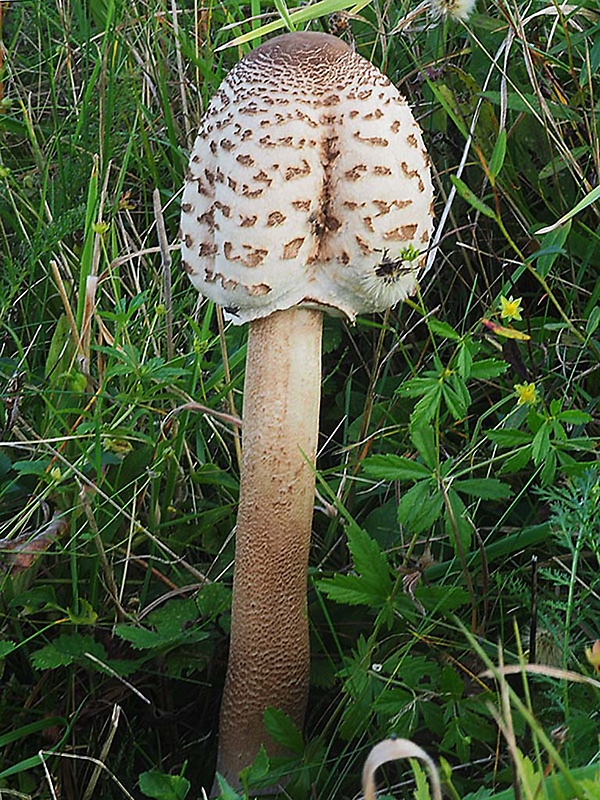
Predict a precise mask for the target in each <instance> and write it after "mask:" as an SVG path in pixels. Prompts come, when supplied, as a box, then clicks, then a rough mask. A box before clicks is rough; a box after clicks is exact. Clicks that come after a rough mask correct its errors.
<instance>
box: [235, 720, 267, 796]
mask: <svg viewBox="0 0 600 800" xmlns="http://www.w3.org/2000/svg"><path fill="white" fill-rule="evenodd" d="M265 713H266V710H265ZM270 769H271V762H270V760H269V756H268V755H267V751H266V750H265V748H264V745H262V744H261V746H260V750H259V751H258V753H257V754H256V756H255V758H254V761H253V762H252V764H250V765H249V766H247V767H244V769H242V770H240V780H241V783H242V785H243V786H246V785H249V786H251V785H253V784H256V783H261V782H262V781H263V780H264V778H265V776H266V775H268V773H269V770H270Z"/></svg>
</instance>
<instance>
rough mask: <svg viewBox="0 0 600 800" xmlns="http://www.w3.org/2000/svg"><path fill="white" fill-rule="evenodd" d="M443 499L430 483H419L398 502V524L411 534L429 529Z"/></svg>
mask: <svg viewBox="0 0 600 800" xmlns="http://www.w3.org/2000/svg"><path fill="white" fill-rule="evenodd" d="M443 503H444V498H443V496H442V494H441V492H439V491H437V488H435V487H434V486H433V485H432V483H431V481H419V483H417V484H415V485H414V486H413V487H412V488H411V489H409V490H408V492H406V494H405V495H404V496H403V497H402V499H401V500H400V503H399V505H398V522H399V523H400V524H401V525H405V526H406V527H407V528H408V529H409V530H410V531H411V532H412V533H422V532H423V531H426V530H428V529H429V528H431V526H432V525H433V523H434V522H435V521H436V520H437V519H438V517H439V516H440V514H441V511H442V507H443Z"/></svg>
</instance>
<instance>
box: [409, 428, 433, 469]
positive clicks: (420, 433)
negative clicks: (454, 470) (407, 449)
mask: <svg viewBox="0 0 600 800" xmlns="http://www.w3.org/2000/svg"><path fill="white" fill-rule="evenodd" d="M410 438H411V439H412V443H413V444H414V446H415V447H416V448H417V450H418V452H419V455H420V456H421V458H422V459H423V461H424V462H425V463H426V464H427V466H428V467H429V469H430V471H431V470H434V469H435V468H436V467H437V459H438V451H437V446H436V443H435V432H434V430H433V426H432V425H429V423H425V424H423V423H418V422H413V423H412V424H411V426H410ZM423 477H425V476H423Z"/></svg>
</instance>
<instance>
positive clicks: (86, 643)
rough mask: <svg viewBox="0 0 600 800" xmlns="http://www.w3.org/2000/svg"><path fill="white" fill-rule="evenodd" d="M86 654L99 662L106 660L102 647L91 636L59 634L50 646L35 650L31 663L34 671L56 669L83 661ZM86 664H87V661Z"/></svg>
mask: <svg viewBox="0 0 600 800" xmlns="http://www.w3.org/2000/svg"><path fill="white" fill-rule="evenodd" d="M86 653H91V655H93V656H95V657H96V658H97V659H99V660H100V661H103V662H106V660H107V657H106V651H105V649H104V647H103V646H102V645H101V644H100V643H99V642H97V641H96V640H95V639H94V638H93V636H90V635H86V636H82V635H81V634H79V633H61V634H60V636H57V637H56V638H55V639H54V640H53V641H52V642H51V643H50V644H47V645H46V646H45V647H42V648H41V649H40V650H36V652H35V653H33V655H32V657H31V661H32V663H33V666H34V667H35V668H36V669H57V668H58V667H66V666H68V665H69V664H73V663H75V662H76V661H79V660H81V659H84V658H85V656H86ZM86 663H89V660H88V659H86Z"/></svg>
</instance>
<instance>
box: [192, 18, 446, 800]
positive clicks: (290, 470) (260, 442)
mask: <svg viewBox="0 0 600 800" xmlns="http://www.w3.org/2000/svg"><path fill="white" fill-rule="evenodd" d="M432 202H433V190H432V184H431V178H430V171H429V159H428V156H427V153H426V151H425V147H424V145H423V139H422V136H421V131H420V129H419V126H418V125H417V123H416V122H415V120H414V118H413V115H412V113H411V111H410V108H409V106H408V105H407V103H406V101H405V100H404V98H403V97H402V96H401V95H400V94H399V92H398V90H397V89H396V87H395V86H394V85H393V84H392V83H391V82H390V81H389V80H388V78H386V77H385V76H384V75H383V74H382V73H381V72H380V71H379V70H378V69H376V68H375V67H374V66H373V65H372V64H370V63H369V62H368V61H366V60H365V59H364V58H362V57H361V56H359V55H357V54H356V53H355V52H354V51H353V50H352V49H351V48H350V47H349V46H348V45H346V44H345V43H344V42H342V41H341V40H340V39H337V38H335V37H333V36H330V35H327V34H322V33H310V32H304V33H290V34H284V35H282V36H277V37H275V38H274V39H271V40H269V41H267V42H266V43H265V44H263V45H261V46H260V47H258V48H256V49H255V50H253V51H252V52H251V53H249V54H248V55H246V56H245V57H244V58H243V59H242V60H241V61H240V62H239V63H238V64H237V65H236V66H235V67H234V68H233V69H232V71H231V72H230V73H229V75H228V76H227V77H226V79H225V80H224V81H223V82H222V84H221V86H220V87H219V89H218V91H217V93H216V94H215V96H214V97H213V99H212V101H211V103H210V106H209V108H208V110H207V112H206V114H205V116H204V118H203V120H202V124H201V128H200V132H199V134H198V138H197V139H196V142H195V145H194V148H193V152H192V154H191V161H190V165H189V172H188V175H187V179H186V185H185V189H184V193H183V198H182V216H181V239H182V265H183V268H184V270H185V271H186V272H187V273H188V274H189V276H190V278H191V280H192V283H193V284H194V286H195V287H196V288H197V289H198V290H199V291H200V292H201V293H202V294H203V295H205V296H206V297H208V298H210V299H212V300H214V301H215V302H216V303H217V304H219V305H221V306H222V307H223V308H224V313H225V317H226V319H228V320H231V321H232V322H233V323H234V324H236V325H240V324H242V323H246V322H248V323H249V335H248V352H247V362H246V377H245V384H244V408H243V429H242V453H243V455H242V466H241V486H240V500H239V510H238V518H237V525H236V551H235V571H234V583H233V606H232V618H231V642H230V650H229V662H228V669H227V676H226V681H225V689H224V695H223V700H222V706H221V718H220V732H219V755H218V763H217V770H218V771H219V772H220V773H221V774H222V775H223V776H224V777H225V778H226V779H227V780H228V781H229V782H230V783H231V784H232V785H234V786H239V782H238V772H239V770H240V769H241V768H243V767H245V766H247V765H248V764H250V763H251V762H252V760H253V759H254V757H255V756H256V754H257V753H258V751H259V748H260V746H261V745H262V744H264V745H265V746H266V748H267V751H268V752H269V753H275V752H277V749H276V747H274V744H273V742H270V741H269V738H268V736H267V734H266V732H265V729H264V725H263V713H264V710H265V708H266V707H267V706H275V707H277V708H280V709H282V710H283V711H285V712H286V713H287V714H288V715H289V716H290V717H291V718H292V719H293V720H294V721H295V723H296V724H297V725H299V726H301V725H302V723H303V718H304V713H305V707H306V700H307V692H308V677H309V641H308V620H307V609H306V582H307V565H308V553H309V545H310V536H311V529H312V516H313V505H314V491H315V476H314V464H315V455H316V448H317V436H318V425H319V405H320V385H321V329H322V317H323V313H324V312H328V313H330V314H333V315H338V316H342V317H345V318H346V319H347V320H348V321H350V322H352V321H354V319H355V315H356V314H358V313H367V312H374V311H381V310H384V309H387V308H389V307H391V306H392V305H394V304H395V303H397V302H399V301H400V300H403V299H404V298H405V297H406V296H407V295H408V294H410V293H411V292H412V291H414V289H415V287H416V280H417V274H418V273H419V271H420V270H422V269H423V268H424V266H425V251H426V249H427V246H428V242H429V239H430V235H431V229H432V220H433V215H432Z"/></svg>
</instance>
